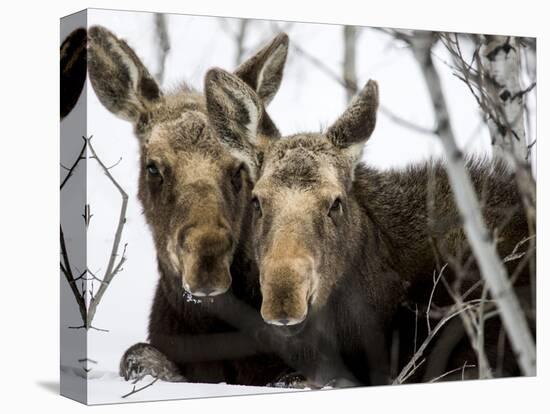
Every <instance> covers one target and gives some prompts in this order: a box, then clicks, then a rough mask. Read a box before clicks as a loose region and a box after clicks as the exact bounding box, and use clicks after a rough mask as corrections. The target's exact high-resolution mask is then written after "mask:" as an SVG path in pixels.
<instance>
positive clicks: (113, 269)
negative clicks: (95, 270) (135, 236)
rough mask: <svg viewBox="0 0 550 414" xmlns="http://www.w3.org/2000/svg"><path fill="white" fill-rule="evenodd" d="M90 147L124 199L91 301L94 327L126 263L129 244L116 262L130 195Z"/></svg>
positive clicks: (89, 315)
mask: <svg viewBox="0 0 550 414" xmlns="http://www.w3.org/2000/svg"><path fill="white" fill-rule="evenodd" d="M88 147H89V149H90V152H91V157H90V158H92V159H95V160H96V161H97V163H98V164H99V166H100V167H101V169H102V170H103V172H104V173H105V175H106V176H107V178H109V180H110V181H111V183H112V184H113V185H114V186H115V187H116V189H117V190H118V192H119V193H120V197H121V199H122V204H121V206H120V213H119V218H118V224H117V228H116V231H115V237H114V240H113V245H112V247H111V254H110V256H109V262H108V264H107V269H106V270H105V274H104V275H103V279H102V283H101V285H100V287H99V289H98V290H97V293H96V294H95V296H94V297H93V298H92V299H91V300H90V305H89V306H88V315H87V318H86V326H92V320H93V318H94V316H95V313H96V310H97V306H98V304H99V302H100V301H101V298H102V297H103V295H104V294H105V291H106V290H107V287H108V286H109V284H110V283H111V281H112V280H113V278H114V277H115V276H116V274H117V273H118V272H119V271H120V270H121V268H122V265H123V264H124V262H125V261H126V257H125V254H126V247H127V246H128V244H125V245H124V248H123V251H122V255H121V256H120V260H119V261H118V263H117V261H116V259H117V257H118V251H119V246H120V241H121V238H122V230H123V229H124V225H125V224H126V210H127V208H128V194H126V192H125V191H124V189H123V188H122V187H121V186H120V184H119V183H118V182H117V181H116V180H115V178H114V177H113V176H112V175H111V172H110V170H109V168H107V167H106V166H105V164H104V163H103V162H102V161H101V159H100V158H99V157H98V156H97V154H96V152H95V149H94V147H93V145H92V142H91V140H89V141H88Z"/></svg>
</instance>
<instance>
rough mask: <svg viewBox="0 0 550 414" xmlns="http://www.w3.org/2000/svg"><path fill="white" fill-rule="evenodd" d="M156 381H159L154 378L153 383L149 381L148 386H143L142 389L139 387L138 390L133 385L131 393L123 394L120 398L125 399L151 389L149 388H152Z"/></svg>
mask: <svg viewBox="0 0 550 414" xmlns="http://www.w3.org/2000/svg"><path fill="white" fill-rule="evenodd" d="M158 380H159V379H158V378H155V379H154V380H153V381H151V382H150V383H149V384H147V385H144V386H143V387H140V388H136V386H135V385H134V388H132V391H130V392H129V393H128V394H124V395H123V396H121V397H120V398H127V397H129V396H130V395H133V394H137V393H138V392H140V391H143V390H144V389H146V388H149V387H151V386H152V385H153V384H154V383H155V382H157V381H158Z"/></svg>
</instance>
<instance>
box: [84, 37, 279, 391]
mask: <svg viewBox="0 0 550 414" xmlns="http://www.w3.org/2000/svg"><path fill="white" fill-rule="evenodd" d="M287 49H288V38H287V37H286V35H279V36H277V37H276V38H275V39H274V40H273V41H272V42H271V43H270V44H269V45H268V46H266V47H265V48H263V49H262V50H260V51H259V52H258V53H257V54H256V55H254V56H253V57H251V58H250V59H249V60H247V61H246V62H244V63H243V64H242V65H241V66H239V68H237V70H236V75H237V76H238V77H239V78H241V79H244V80H245V81H246V82H247V83H248V85H250V87H252V88H253V89H254V91H255V93H257V94H258V96H260V97H261V98H260V99H262V102H263V103H265V104H267V103H268V102H269V101H270V100H271V99H272V98H273V96H274V95H275V93H276V92H277V90H278V88H279V86H280V82H281V79H282V73H283V67H284V63H285V60H286V54H287ZM88 68H89V74H90V79H91V82H92V86H93V88H94V90H95V91H96V94H97V96H98V98H99V99H100V101H101V102H102V104H103V105H104V106H105V107H106V108H107V109H108V110H110V111H111V112H112V113H114V114H115V115H117V116H119V117H121V118H123V119H125V120H128V121H130V122H131V123H132V124H133V126H134V134H135V135H136V137H137V138H138V140H139V142H140V152H141V158H140V175H139V191H138V197H139V199H140V201H141V203H142V205H143V209H144V215H145V218H146V221H147V223H148V224H149V226H150V228H151V230H152V234H153V239H154V243H155V246H156V253H157V262H158V269H159V274H160V278H159V282H158V286H157V290H156V294H155V297H154V302H153V306H152V309H151V314H150V322H149V343H139V344H136V345H134V346H132V347H130V348H129V349H128V350H127V351H126V352H125V354H124V356H123V357H122V359H121V363H120V374H121V375H122V376H123V377H125V378H126V379H127V380H129V379H136V378H141V377H143V376H144V375H153V376H155V377H158V378H160V379H163V380H167V381H183V380H189V381H197V382H222V381H225V382H228V383H239V384H251V385H265V384H266V383H268V382H272V381H273V380H276V379H277V377H278V376H279V375H280V374H282V373H284V372H285V370H286V366H285V365H284V364H282V363H281V361H280V359H279V358H278V357H277V356H276V355H275V354H274V353H272V352H270V351H269V350H267V349H266V348H262V347H261V345H260V343H259V342H258V341H257V340H256V333H255V331H256V329H258V328H263V322H262V321H261V318H260V317H259V314H258V312H257V310H256V311H254V309H255V308H256V309H257V308H259V304H260V300H261V299H260V295H259V283H258V274H257V272H258V270H257V267H256V266H255V265H254V261H252V260H250V259H249V256H250V253H249V251H250V248H249V246H248V244H247V243H249V240H250V238H249V237H248V235H247V233H248V232H249V228H250V226H249V224H248V220H247V219H246V217H247V216H248V215H249V214H250V206H249V203H248V200H249V198H250V191H251V188H252V178H253V177H254V176H255V174H256V173H257V171H255V169H254V167H255V158H254V156H255V153H254V152H253V151H252V150H250V151H248V153H246V150H245V149H244V148H241V151H240V152H239V154H238V156H235V154H234V153H232V152H231V151H230V150H229V149H228V148H227V147H226V146H225V145H224V144H223V142H222V141H223V139H220V138H223V136H222V137H220V136H218V135H219V131H218V130H217V129H216V128H215V127H214V126H213V125H212V123H211V122H210V113H209V109H208V108H207V105H206V100H205V97H204V96H203V95H202V94H200V93H198V92H196V91H193V90H191V89H190V88H188V87H186V86H183V87H181V88H179V89H177V90H175V91H174V92H172V93H169V94H164V93H163V92H162V91H161V90H160V88H159V86H158V85H157V83H156V81H155V80H154V79H153V77H152V76H151V75H150V74H149V72H148V70H147V68H146V67H145V66H144V65H143V64H142V62H141V61H140V59H139V58H138V57H137V55H136V53H135V52H134V51H133V50H132V49H131V48H130V47H129V46H128V45H127V44H126V43H125V42H124V41H122V40H120V39H118V38H117V37H116V36H115V35H113V34H112V33H111V32H109V31H108V30H107V29H105V28H102V27H98V26H96V27H92V28H90V29H89V31H88ZM231 115H232V116H234V117H235V119H236V120H238V121H239V122H240V123H239V125H241V124H245V123H246V122H248V121H247V119H246V117H244V118H243V116H242V115H241V114H240V112H239V111H234V112H233V113H232V114H231ZM258 116H261V117H262V120H261V122H259V123H258V125H257V128H258V130H259V131H260V136H261V135H266V136H267V137H269V138H270V139H276V138H277V137H278V136H279V132H278V130H277V128H276V127H275V125H274V124H273V122H272V121H271V119H270V118H269V116H268V115H267V114H266V113H265V111H263V113H262V114H258ZM243 159H246V160H247V161H248V162H246V163H244V162H243Z"/></svg>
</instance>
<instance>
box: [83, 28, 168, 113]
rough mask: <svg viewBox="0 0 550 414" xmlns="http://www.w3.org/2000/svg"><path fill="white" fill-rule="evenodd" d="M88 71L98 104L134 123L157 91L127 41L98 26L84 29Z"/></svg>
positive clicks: (158, 89)
mask: <svg viewBox="0 0 550 414" xmlns="http://www.w3.org/2000/svg"><path fill="white" fill-rule="evenodd" d="M88 71H89V74H90V80H91V82H92V86H93V88H94V90H95V92H96V94H97V96H98V98H99V100H100V101H101V103H102V104H103V105H104V106H105V107H106V108H107V109H108V110H109V111H111V112H112V113H113V114H115V115H117V116H119V117H121V118H123V119H126V120H128V121H131V122H134V123H135V122H137V121H138V120H139V117H140V115H141V114H143V113H145V112H147V110H148V109H149V107H150V106H151V104H152V103H153V102H154V101H156V100H157V99H159V98H160V96H161V91H160V88H159V86H158V85H157V83H156V81H155V80H154V79H153V77H152V76H151V75H150V74H149V71H148V70H147V68H145V66H144V65H143V63H142V62H141V60H140V59H139V58H138V57H137V55H136V54H135V52H134V51H133V50H132V49H131V48H130V46H128V44H127V43H126V42H125V41H123V40H120V39H118V38H117V37H116V36H115V35H114V34H113V33H111V32H110V31H109V30H107V29H105V28H104V27H101V26H93V27H91V28H90V29H89V30H88Z"/></svg>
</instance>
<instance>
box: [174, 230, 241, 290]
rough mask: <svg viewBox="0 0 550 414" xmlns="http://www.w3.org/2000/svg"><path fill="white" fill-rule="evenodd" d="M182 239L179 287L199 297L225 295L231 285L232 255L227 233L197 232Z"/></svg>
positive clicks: (230, 239) (231, 245)
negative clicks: (181, 264)
mask: <svg viewBox="0 0 550 414" xmlns="http://www.w3.org/2000/svg"><path fill="white" fill-rule="evenodd" d="M182 238H183V237H182ZM183 239H184V241H183V249H182V250H183V260H182V262H183V269H182V285H183V288H184V289H185V290H186V291H187V292H189V293H190V294H192V295H193V296H199V297H202V296H217V295H221V294H223V293H225V292H227V291H228V290H229V287H230V286H231V272H230V266H231V262H232V256H233V241H232V238H231V235H230V233H229V232H228V231H227V230H226V229H224V228H219V229H209V230H201V229H197V230H194V231H190V232H189V234H187V235H185V237H184V238H183Z"/></svg>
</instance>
